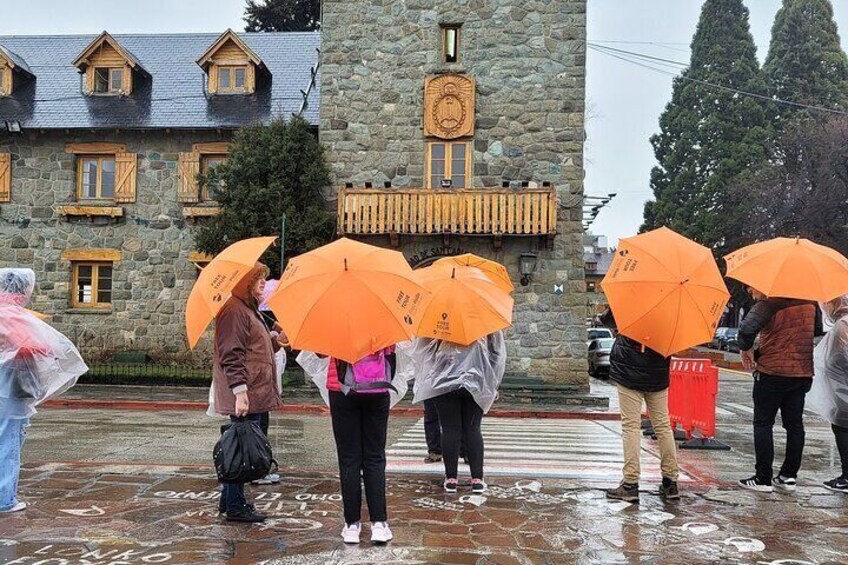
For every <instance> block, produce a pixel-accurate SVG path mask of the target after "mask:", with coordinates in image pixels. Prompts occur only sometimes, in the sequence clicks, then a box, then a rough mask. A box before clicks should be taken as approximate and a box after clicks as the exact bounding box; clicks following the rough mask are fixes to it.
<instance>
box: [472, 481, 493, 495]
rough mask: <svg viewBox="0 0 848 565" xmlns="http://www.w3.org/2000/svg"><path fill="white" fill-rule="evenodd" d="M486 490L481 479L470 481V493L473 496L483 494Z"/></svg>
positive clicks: (486, 487)
mask: <svg viewBox="0 0 848 565" xmlns="http://www.w3.org/2000/svg"><path fill="white" fill-rule="evenodd" d="M488 488H489V487H488V486H487V485H486V483H484V482H483V479H471V492H473V493H474V494H483V493H484V492H486V490H488Z"/></svg>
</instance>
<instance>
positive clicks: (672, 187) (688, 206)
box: [643, 0, 769, 253]
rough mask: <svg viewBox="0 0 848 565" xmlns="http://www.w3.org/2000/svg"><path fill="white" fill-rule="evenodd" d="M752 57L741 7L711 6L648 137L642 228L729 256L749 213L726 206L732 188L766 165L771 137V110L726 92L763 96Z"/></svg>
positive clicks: (727, 1) (723, 2)
mask: <svg viewBox="0 0 848 565" xmlns="http://www.w3.org/2000/svg"><path fill="white" fill-rule="evenodd" d="M755 54H756V47H755V45H754V40H753V37H752V36H751V33H750V31H749V26H748V9H747V8H746V7H745V6H744V5H743V4H742V0H706V2H705V3H704V6H703V8H702V11H701V17H700V21H699V22H698V27H697V30H696V31H695V35H694V37H693V39H692V57H691V60H690V65H689V67H688V68H687V69H686V70H685V71H684V72H683V74H682V76H680V77H677V78H676V79H675V80H674V85H673V90H672V98H671V101H670V102H669V104H668V105H667V106H666V109H665V110H664V112H663V114H662V115H661V116H660V133H659V134H656V135H654V136H653V137H652V138H651V143H652V144H653V147H654V154H655V156H656V158H657V161H658V163H659V164H658V166H657V167H655V168H654V169H653V171H652V172H651V188H652V189H653V192H654V197H655V201H654V202H649V203H648V204H647V205H646V207H645V224H644V225H643V229H653V228H656V227H659V226H662V225H666V226H669V227H670V228H672V229H674V230H676V231H678V232H680V233H682V234H684V235H686V236H688V237H691V238H693V239H695V240H697V241H699V242H701V243H702V244H704V245H707V246H709V247H712V248H713V249H715V250H716V252H719V253H720V252H723V251H725V250H726V247H727V237H728V234H729V233H731V232H732V230H738V229H739V222H740V215H742V214H744V211H743V210H740V209H738V208H731V207H729V206H727V200H726V192H727V185H728V183H729V182H730V181H731V180H732V179H733V178H734V177H735V176H736V175H738V174H739V173H740V172H742V171H745V170H747V169H748V168H749V167H752V166H754V165H757V164H758V163H761V162H762V161H764V159H765V143H766V141H767V139H768V138H769V121H768V118H767V112H766V108H765V106H766V105H765V104H763V102H762V101H760V100H757V99H755V98H751V97H748V96H743V95H740V94H737V93H735V92H732V91H730V90H727V88H731V89H736V90H742V91H746V92H757V93H764V92H766V83H765V80H764V78H763V76H762V73H761V72H760V69H759V64H758V62H757V59H756V56H755ZM700 81H703V82H700ZM705 82H708V83H711V84H714V85H720V86H721V87H724V88H718V87H715V86H710V85H708V84H704V83H705Z"/></svg>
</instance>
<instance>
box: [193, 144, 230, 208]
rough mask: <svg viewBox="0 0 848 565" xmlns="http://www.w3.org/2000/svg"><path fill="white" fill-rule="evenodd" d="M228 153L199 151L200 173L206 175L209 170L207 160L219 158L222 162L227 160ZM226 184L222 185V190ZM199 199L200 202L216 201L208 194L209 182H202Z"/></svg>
mask: <svg viewBox="0 0 848 565" xmlns="http://www.w3.org/2000/svg"><path fill="white" fill-rule="evenodd" d="M228 158H229V155H228V154H226V153H200V174H202V175H204V176H205V175H206V174H207V173H208V172H209V161H210V160H213V159H214V160H220V161H221V163H219V164H223V163H226V162H227V159H228ZM224 188H226V186H222V187H221V189H222V190H223V189H224ZM200 201H201V202H217V200H216V199H214V198H212V196H211V195H210V194H209V183H203V186H202V187H201V188H200Z"/></svg>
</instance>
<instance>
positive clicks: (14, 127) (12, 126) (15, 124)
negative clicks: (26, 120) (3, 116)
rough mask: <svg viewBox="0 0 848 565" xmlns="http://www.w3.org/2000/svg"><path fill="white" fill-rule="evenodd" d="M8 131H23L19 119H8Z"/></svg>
mask: <svg viewBox="0 0 848 565" xmlns="http://www.w3.org/2000/svg"><path fill="white" fill-rule="evenodd" d="M6 131H8V132H9V133H21V122H19V121H18V120H6Z"/></svg>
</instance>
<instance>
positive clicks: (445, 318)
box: [442, 312, 448, 320]
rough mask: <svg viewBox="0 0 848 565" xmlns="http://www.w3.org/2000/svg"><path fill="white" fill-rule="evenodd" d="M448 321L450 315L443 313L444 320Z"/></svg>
mask: <svg viewBox="0 0 848 565" xmlns="http://www.w3.org/2000/svg"><path fill="white" fill-rule="evenodd" d="M447 319H448V313H447V312H442V320H447Z"/></svg>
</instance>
